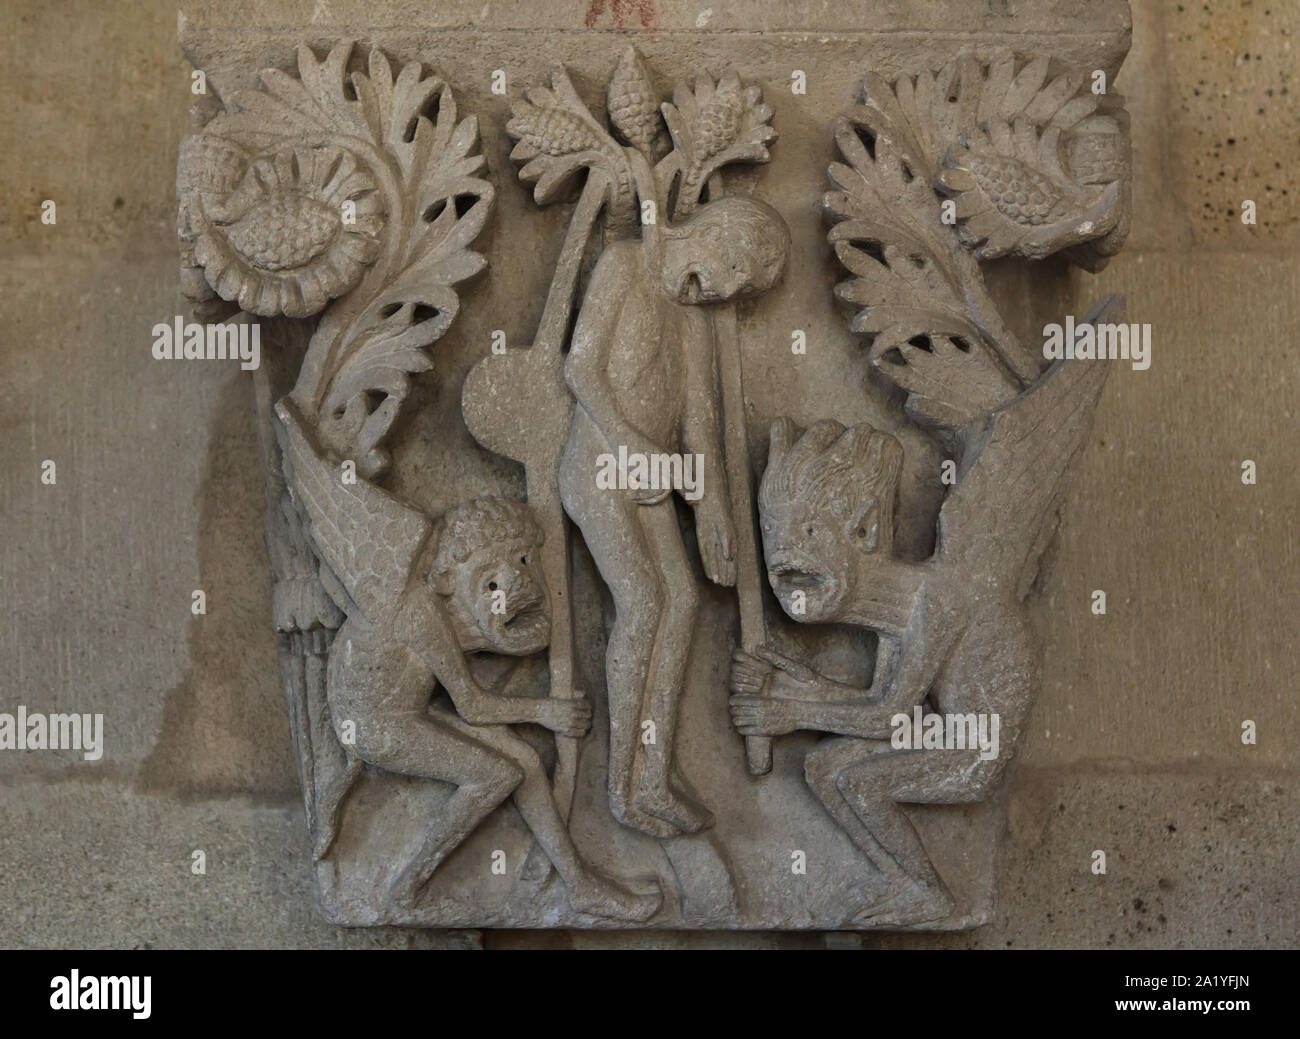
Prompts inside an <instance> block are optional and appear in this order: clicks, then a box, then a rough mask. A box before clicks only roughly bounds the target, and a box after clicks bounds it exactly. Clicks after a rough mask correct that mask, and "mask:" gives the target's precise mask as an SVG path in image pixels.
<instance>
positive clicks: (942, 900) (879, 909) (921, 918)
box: [852, 881, 956, 927]
mask: <svg viewBox="0 0 1300 1039" xmlns="http://www.w3.org/2000/svg"><path fill="white" fill-rule="evenodd" d="M955 908H956V904H955V903H954V902H953V900H952V896H951V895H949V894H948V892H946V891H944V890H943V889H942V888H941V887H939V888H935V887H930V886H928V885H922V884H917V883H915V882H911V881H909V882H908V889H907V890H906V891H902V892H899V893H898V894H896V895H890V896H887V897H885V898H883V899H881V900H880V901H879V902H876V903H874V904H873V905H869V906H867V907H866V908H865V909H862V910H859V911H858V912H857V913H855V914H854V915H853V919H852V922H853V924H854V926H857V927H912V926H915V925H917V924H925V923H930V922H931V921H933V920H942V919H944V918H945V917H948V916H951V915H952V913H953V910H954V909H955Z"/></svg>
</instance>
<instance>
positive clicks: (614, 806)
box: [609, 794, 682, 840]
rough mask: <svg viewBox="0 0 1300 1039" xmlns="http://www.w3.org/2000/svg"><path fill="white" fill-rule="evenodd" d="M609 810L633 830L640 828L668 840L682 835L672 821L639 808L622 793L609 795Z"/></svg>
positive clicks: (652, 835) (644, 831)
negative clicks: (656, 816)
mask: <svg viewBox="0 0 1300 1039" xmlns="http://www.w3.org/2000/svg"><path fill="white" fill-rule="evenodd" d="M638 800H639V799H638ZM609 810H610V811H611V812H613V813H614V818H615V819H617V820H618V821H619V822H621V823H622V824H623V825H624V826H627V827H630V828H631V829H633V830H640V831H641V832H642V833H645V834H649V835H650V836H651V837H657V838H658V839H659V840H668V839H669V838H671V837H680V836H681V835H682V831H681V830H680V829H678V828H677V827H676V826H674V825H673V824H672V823H670V822H666V821H665V820H663V819H656V818H655V817H654V816H653V815H648V814H647V813H645V812H643V811H641V810H640V809H639V808H636V807H634V806H632V805H630V804H628V802H627V799H626V798H625V797H623V796H622V795H621V794H610V795H609Z"/></svg>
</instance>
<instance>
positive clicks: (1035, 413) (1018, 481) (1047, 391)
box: [938, 296, 1123, 595]
mask: <svg viewBox="0 0 1300 1039" xmlns="http://www.w3.org/2000/svg"><path fill="white" fill-rule="evenodd" d="M1122 303H1123V301H1122V300H1121V299H1120V298H1119V297H1117V296H1111V297H1108V298H1107V299H1106V300H1103V301H1102V303H1101V304H1099V305H1098V306H1097V307H1095V308H1093V312H1092V313H1091V314H1090V315H1089V316H1088V317H1087V318H1086V319H1085V320H1084V321H1083V322H1081V323H1080V324H1081V325H1083V324H1091V323H1096V322H1097V321H1100V320H1103V318H1104V319H1106V320H1110V319H1111V318H1112V317H1115V316H1117V311H1118V310H1119V309H1121V308H1122ZM1109 373H1110V364H1109V363H1108V362H1106V361H1097V360H1058V361H1056V362H1055V363H1053V364H1052V366H1051V367H1049V368H1048V369H1047V371H1046V372H1044V373H1043V375H1042V376H1041V377H1040V378H1039V379H1038V380H1036V381H1035V382H1034V383H1033V385H1032V386H1030V387H1029V388H1028V389H1026V390H1025V391H1024V392H1023V393H1021V394H1020V395H1019V396H1017V397H1016V398H1015V399H1014V400H1012V401H1010V402H1009V403H1007V404H1006V405H1004V406H1003V407H1001V408H999V409H998V410H996V411H994V412H993V413H992V414H991V415H989V416H988V418H987V419H985V420H984V421H983V422H982V423H981V424H980V425H979V426H977V427H976V428H975V429H973V430H971V431H970V432H969V433H968V434H967V437H966V448H965V452H964V454H963V457H962V471H961V473H960V474H959V476H958V480H957V484H956V486H955V487H954V488H953V489H952V491H951V492H949V494H948V497H947V499H946V500H945V501H944V504H943V508H942V509H941V510H940V512H939V548H938V550H939V552H940V553H941V554H942V555H943V557H944V558H946V559H950V560H953V561H955V562H957V563H958V564H959V565H964V567H965V568H966V569H967V570H968V572H969V573H972V574H978V575H982V576H984V577H986V578H987V579H988V580H991V581H994V582H999V583H1003V582H1006V581H1008V580H1014V581H1015V582H1016V585H1015V587H1016V588H1017V591H1018V594H1022V595H1023V594H1024V592H1025V591H1026V590H1027V587H1028V585H1029V583H1030V581H1031V580H1032V569H1033V566H1034V565H1035V564H1036V563H1037V560H1038V557H1039V556H1040V555H1041V554H1042V552H1043V550H1044V549H1045V548H1046V547H1047V543H1048V541H1049V540H1050V539H1051V536H1052V534H1053V532H1054V529H1055V528H1054V521H1055V513H1056V510H1057V509H1058V508H1059V506H1060V503H1061V499H1062V498H1063V496H1064V494H1065V489H1066V485H1067V481H1068V479H1069V474H1070V472H1071V470H1072V468H1073V464H1074V462H1075V460H1076V459H1077V457H1078V456H1079V454H1081V453H1082V451H1083V448H1084V445H1085V444H1086V443H1087V440H1088V433H1089V431H1090V430H1091V429H1092V418H1093V414H1094V412H1095V411H1096V408H1097V402H1098V400H1099V399H1100V397H1101V391H1102V388H1103V387H1104V386H1105V384H1106V376H1107V375H1108V374H1109Z"/></svg>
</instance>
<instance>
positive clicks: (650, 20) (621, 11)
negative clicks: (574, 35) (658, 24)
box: [582, 0, 655, 29]
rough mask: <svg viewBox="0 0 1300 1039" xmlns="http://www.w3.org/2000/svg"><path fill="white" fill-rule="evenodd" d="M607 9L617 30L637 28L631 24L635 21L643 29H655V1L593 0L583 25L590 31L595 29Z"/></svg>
mask: <svg viewBox="0 0 1300 1039" xmlns="http://www.w3.org/2000/svg"><path fill="white" fill-rule="evenodd" d="M607 7H608V8H609V13H610V16H611V17H612V18H613V19H614V28H616V29H632V28H636V26H634V25H632V24H631V23H632V21H633V19H635V20H636V22H637V23H638V24H639V26H640V27H641V28H642V29H653V28H654V27H655V4H654V0H591V6H589V7H588V8H587V15H586V17H585V18H583V20H582V24H583V25H585V26H586V27H587V28H588V29H594V28H595V26H596V23H597V22H598V21H599V20H600V16H601V15H603V14H604V13H605V9H606V8H607Z"/></svg>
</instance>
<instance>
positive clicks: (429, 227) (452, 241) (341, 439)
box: [178, 44, 493, 475]
mask: <svg viewBox="0 0 1300 1039" xmlns="http://www.w3.org/2000/svg"><path fill="white" fill-rule="evenodd" d="M351 53H352V47H351V45H350V44H341V45H339V46H336V47H334V48H333V49H332V50H331V51H330V52H329V54H328V55H327V56H326V57H325V58H323V59H318V58H317V57H316V56H315V54H314V53H313V52H312V50H311V49H310V48H309V47H306V46H303V47H300V48H299V50H298V70H297V71H298V75H297V77H294V76H292V75H290V74H288V73H286V72H284V71H281V70H279V69H267V70H265V71H263V73H262V82H263V85H264V89H262V90H250V91H237V92H235V93H234V94H233V95H232V97H231V98H230V101H229V103H228V105H227V108H226V111H224V112H221V113H220V114H218V115H217V116H216V117H215V118H213V119H212V120H211V121H210V122H209V123H208V124H207V125H206V126H205V127H204V128H203V130H202V132H201V133H199V134H198V135H196V136H194V137H191V138H190V139H189V140H188V141H186V143H185V146H184V149H183V151H182V155H181V163H180V171H179V174H178V193H179V196H180V206H181V220H180V233H181V239H182V251H183V256H184V260H185V262H186V264H187V266H189V267H190V268H191V269H194V270H198V271H201V272H202V275H203V279H204V284H203V285H202V286H198V285H195V284H194V279H193V277H190V278H189V280H188V281H187V288H188V289H189V290H190V292H191V294H192V295H194V296H196V297H198V298H203V297H205V296H206V297H209V298H210V297H211V296H212V295H214V294H215V295H219V296H220V297H221V298H223V299H227V300H231V301H235V302H238V303H239V305H240V307H241V308H242V309H244V310H248V311H249V312H251V313H254V314H258V315H261V316H272V315H277V314H283V315H286V316H288V317H307V316H310V315H313V314H317V313H320V312H321V311H322V309H324V308H325V306H326V304H327V303H328V302H329V301H330V300H331V299H337V298H338V297H345V298H343V299H341V300H339V302H338V303H336V304H335V305H334V306H333V307H331V308H330V310H329V311H327V312H326V314H325V315H324V317H323V318H322V320H321V322H320V325H319V326H318V328H317V331H316V334H315V335H314V336H313V338H312V342H311V345H310V346H309V348H308V352H307V359H306V361H305V362H304V364H303V369H302V373H301V376H300V378H299V382H298V386H297V388H296V389H295V397H296V398H297V399H298V400H299V403H300V404H301V405H302V406H303V407H304V408H305V410H306V412H307V414H308V415H309V416H311V417H312V418H313V419H314V420H316V421H317V422H318V423H319V432H320V434H321V436H322V439H323V440H324V441H325V442H326V443H327V444H328V446H330V447H331V448H332V449H333V450H335V451H336V452H338V453H339V454H341V455H344V456H347V457H353V458H355V459H356V461H357V466H358V471H359V472H361V473H363V474H364V475H374V474H376V473H378V472H379V471H380V470H382V469H383V467H384V466H385V464H386V462H387V459H386V456H385V455H384V454H383V453H382V452H380V451H379V450H378V444H379V442H380V440H381V439H382V437H383V436H384V435H385V434H386V433H387V431H388V428H389V427H390V426H391V424H392V421H393V419H394V417H395V416H396V413H397V409H398V407H399V406H400V404H401V401H402V400H403V399H404V397H405V395H406V392H407V389H408V386H409V379H408V377H409V375H410V374H412V373H415V372H420V371H424V370H426V369H428V368H429V367H430V366H431V362H430V361H429V358H428V356H427V355H426V354H425V352H424V351H425V348H427V347H428V346H430V345H431V344H432V343H434V342H435V341H436V340H437V339H439V338H440V337H441V336H442V335H443V334H444V333H445V332H446V331H447V329H448V327H449V326H450V325H451V322H452V321H453V320H454V318H455V316H456V312H457V309H458V306H459V301H458V297H457V294H456V292H455V291H454V286H456V285H457V284H459V283H460V282H462V281H464V280H465V279H466V278H469V277H470V276H472V275H473V274H475V273H477V272H478V271H479V270H480V269H481V268H482V267H483V264H484V260H483V258H482V257H481V256H480V255H479V254H478V253H476V252H474V251H472V250H471V249H470V248H469V246H470V244H471V243H472V242H473V240H474V239H475V237H476V236H477V235H478V234H479V232H480V231H481V230H482V228H483V224H484V222H485V221H486V219H487V215H488V210H489V208H490V205H491V202H492V197H493V196H492V188H491V186H490V185H489V184H488V182H487V181H486V180H483V179H481V178H480V177H478V176H476V173H477V172H478V170H479V168H480V167H481V165H482V163H483V158H482V156H481V155H478V154H475V149H476V147H477V140H478V126H477V121H476V120H475V118H474V117H473V116H470V117H469V118H466V119H463V120H460V119H458V118H457V113H456V103H455V99H454V97H453V96H452V93H451V91H450V89H449V88H448V86H447V84H446V83H444V82H443V81H442V80H441V79H439V78H438V77H436V76H431V75H428V74H426V73H425V72H424V70H423V68H422V67H421V66H420V65H419V63H414V62H413V63H410V64H408V65H406V66H405V67H403V68H401V70H400V71H399V72H397V74H396V75H395V74H394V70H393V67H392V66H391V65H390V63H389V61H388V59H387V58H386V57H385V56H384V54H383V53H382V52H381V51H380V50H378V49H377V48H375V49H372V50H371V52H370V55H369V61H368V67H367V68H368V70H367V71H366V72H362V71H359V70H357V71H351V72H349V63H350V58H351Z"/></svg>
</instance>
